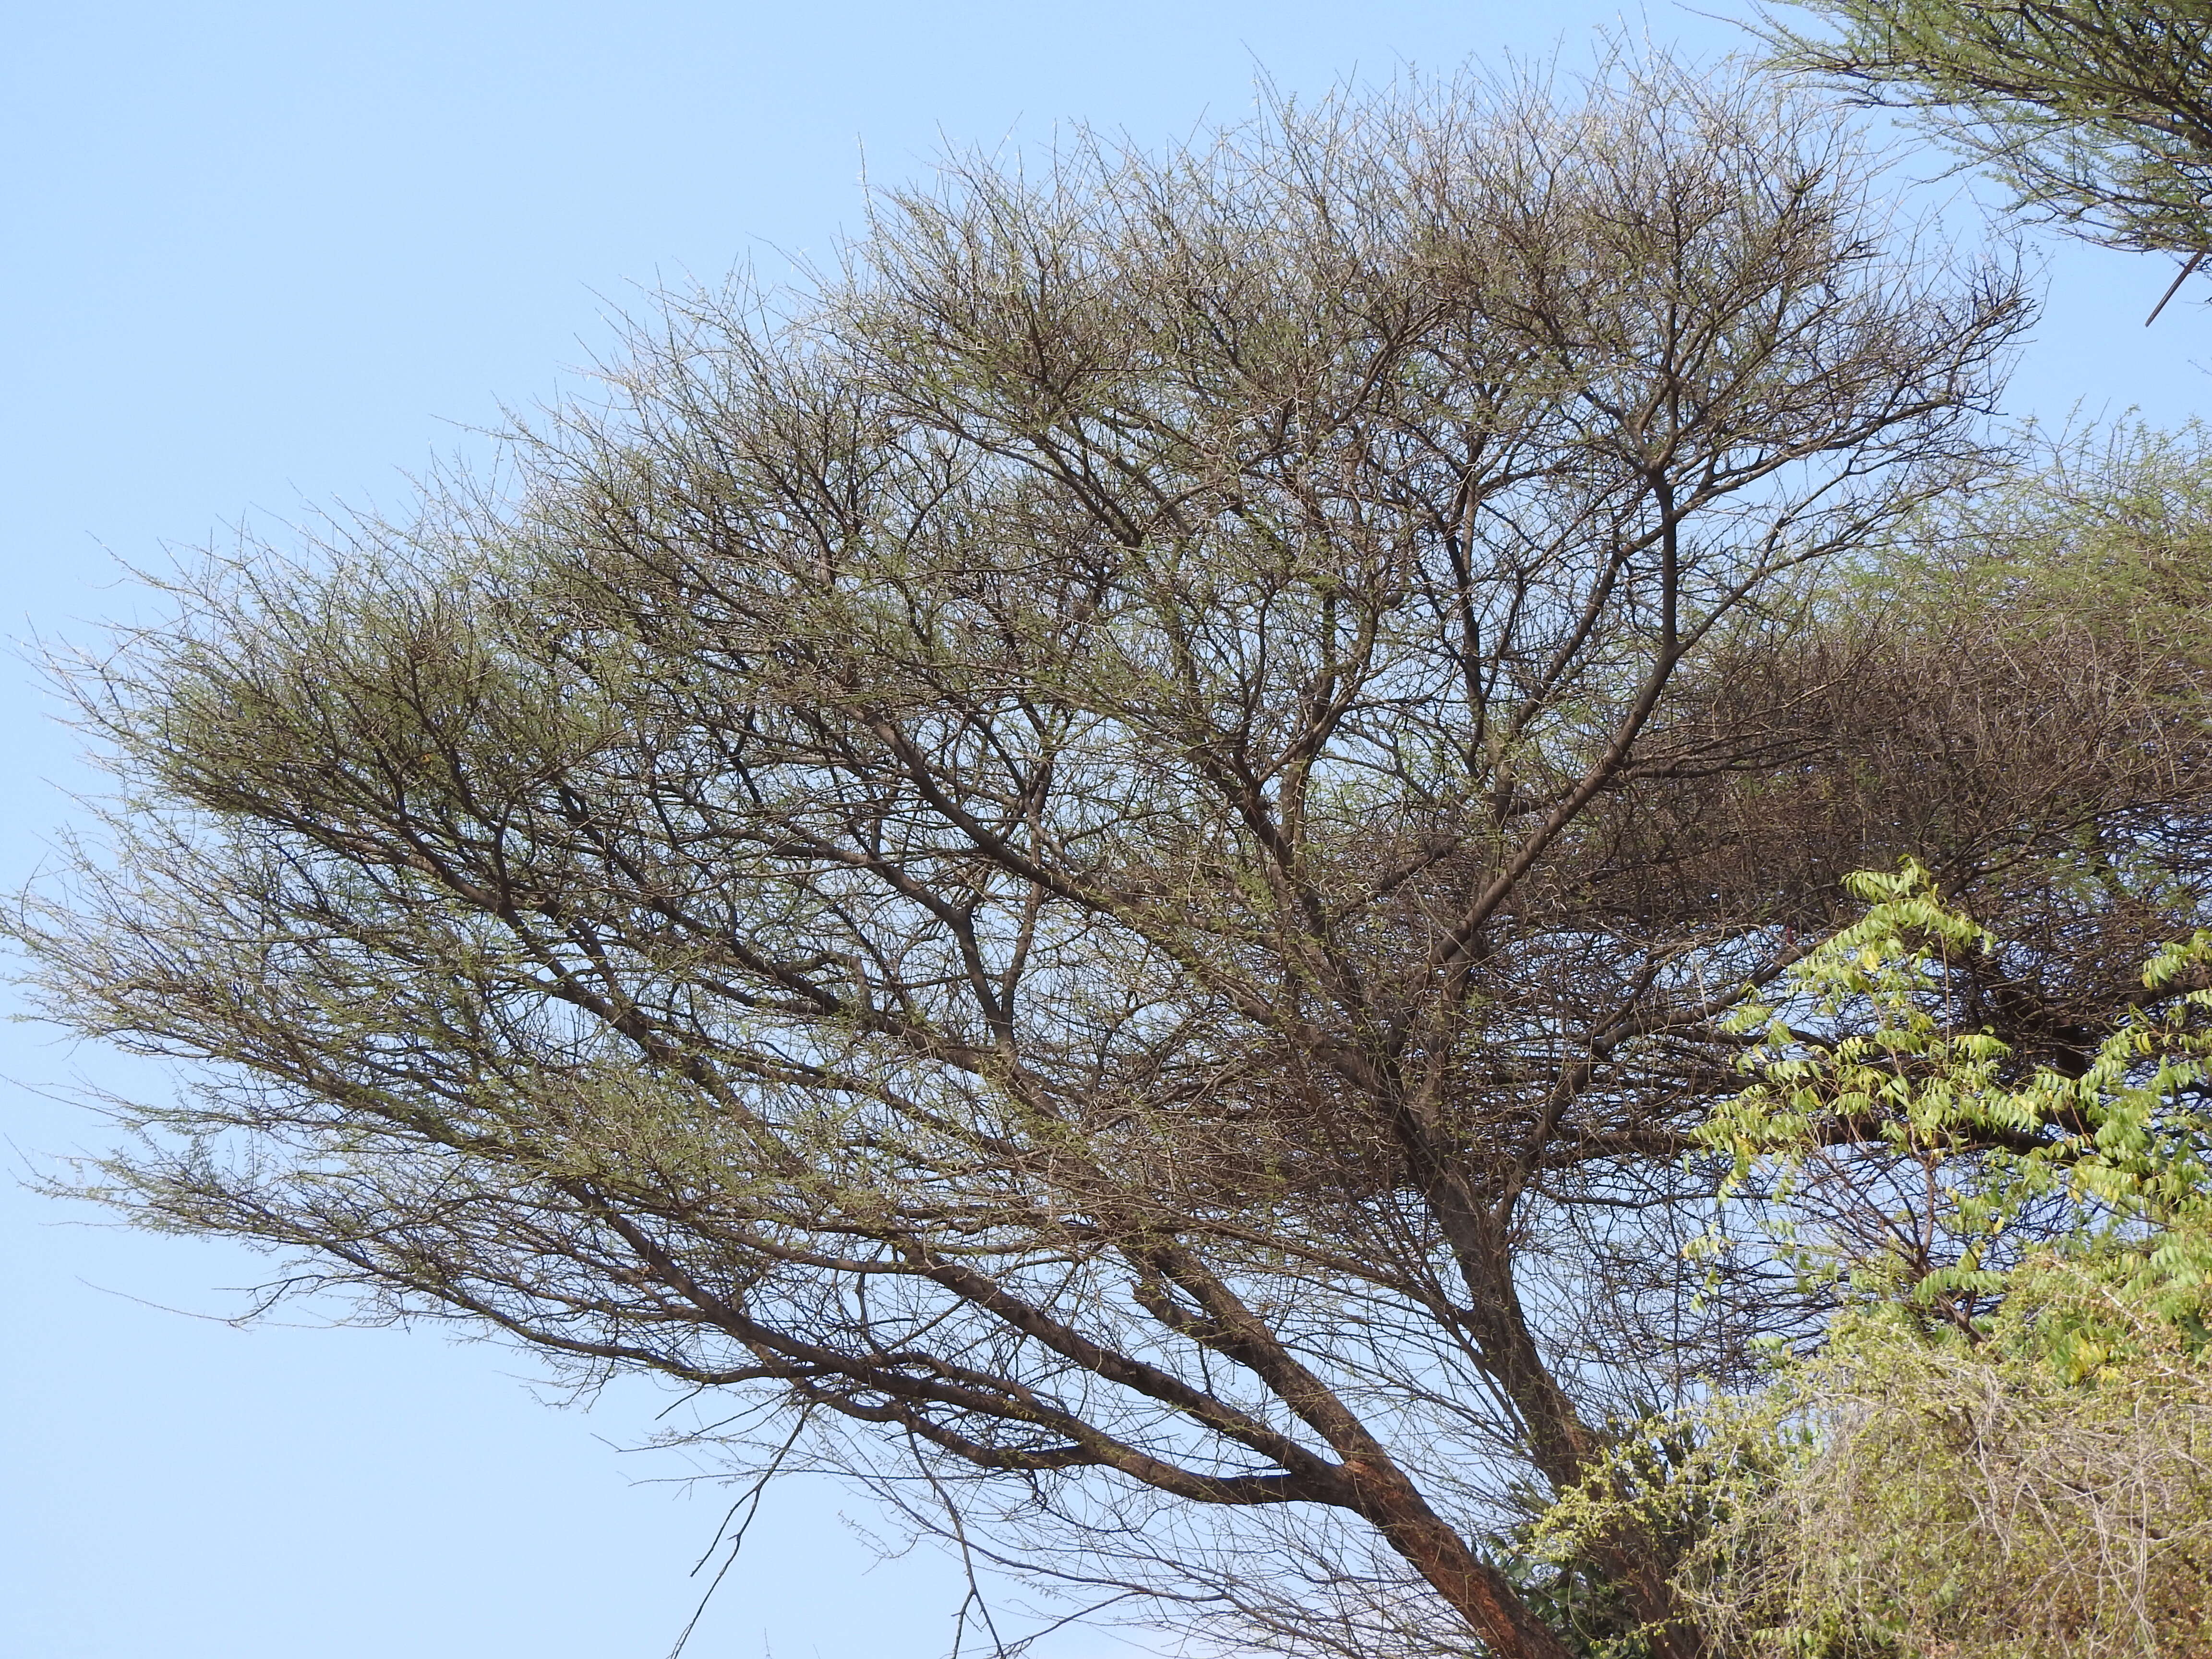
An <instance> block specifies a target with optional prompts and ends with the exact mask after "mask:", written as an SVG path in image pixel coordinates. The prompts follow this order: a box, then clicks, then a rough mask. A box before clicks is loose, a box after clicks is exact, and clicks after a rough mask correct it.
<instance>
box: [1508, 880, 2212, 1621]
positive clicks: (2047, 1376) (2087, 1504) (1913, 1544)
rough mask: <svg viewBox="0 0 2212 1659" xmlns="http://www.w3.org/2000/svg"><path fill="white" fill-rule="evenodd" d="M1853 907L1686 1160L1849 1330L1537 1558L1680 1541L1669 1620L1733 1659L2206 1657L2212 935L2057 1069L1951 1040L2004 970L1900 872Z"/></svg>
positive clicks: (1974, 933) (2167, 958) (1572, 1521)
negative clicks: (1975, 991) (1976, 987)
mask: <svg viewBox="0 0 2212 1659" xmlns="http://www.w3.org/2000/svg"><path fill="white" fill-rule="evenodd" d="M1852 887H1853V890H1854V891H1855V892H1857V894H1858V896H1861V897H1862V898H1863V899H1864V900H1866V901H1867V902H1868V905H1869V908H1868V910H1867V913H1866V915H1865V916H1864V917H1863V919H1862V920H1860V921H1858V922H1857V923H1855V924H1853V925H1852V926H1850V927H1847V928H1845V929H1844V930H1843V931H1842V932H1840V933H1837V934H1835V935H1834V936H1833V937H1832V938H1830V939H1826V940H1825V941H1824V942H1822V943H1821V944H1820V945H1819V946H1818V947H1817V948H1815V949H1814V951H1811V952H1810V953H1809V954H1808V956H1807V957H1805V958H1804V959H1803V960H1802V962H1801V963H1798V964H1797V965H1796V968H1795V969H1793V970H1792V971H1791V972H1790V975H1788V976H1787V977H1786V979H1785V981H1784V982H1783V984H1782V986H1781V987H1780V991H1779V994H1778V995H1777V996H1776V997H1775V998H1774V999H1773V1000H1771V1002H1753V1003H1747V1005H1746V1006H1744V1007H1743V1008H1742V1009H1741V1011H1740V1012H1739V1013H1738V1015H1737V1016H1736V1023H1737V1024H1738V1027H1739V1029H1741V1030H1745V1031H1746V1032H1747V1033H1749V1034H1751V1035H1752V1036H1753V1039H1754V1040H1753V1046H1752V1047H1751V1048H1750V1049H1749V1051H1748V1052H1747V1054H1746V1056H1745V1059H1744V1061H1743V1064H1744V1066H1745V1069H1746V1070H1747V1072H1748V1073H1750V1074H1751V1075H1752V1076H1753V1079H1755V1080H1754V1081H1753V1083H1752V1084H1751V1085H1750V1086H1749V1087H1747V1089H1746V1090H1745V1091H1743V1092H1742V1093H1741V1094H1740V1095H1739V1096H1737V1097H1735V1099H1734V1100H1732V1101H1730V1102H1729V1103H1726V1104H1725V1105H1724V1106H1723V1107H1722V1108H1720V1109H1717V1111H1715V1112H1714V1113H1713V1114H1712V1115H1711V1119H1710V1120H1709V1121H1708V1123H1707V1125H1706V1126H1705V1129H1704V1130H1703V1131H1701V1133H1700V1137H1699V1138H1700V1139H1702V1140H1703V1141H1704V1143H1705V1145H1706V1146H1709V1147H1710V1148H1711V1149H1712V1150H1713V1151H1714V1152H1718V1153H1721V1154H1723V1155H1725V1156H1726V1157H1727V1158H1729V1160H1730V1165H1731V1173H1730V1175H1729V1177H1728V1179H1727V1182H1726V1183H1725V1186H1726V1189H1727V1191H1728V1192H1729V1194H1731V1196H1732V1197H1733V1199H1734V1200H1735V1201H1737V1202H1739V1203H1748V1204H1752V1205H1754V1206H1756V1207H1757V1209H1758V1212H1759V1216H1760V1218H1761V1219H1762V1220H1763V1221H1764V1222H1765V1225H1767V1226H1768V1228H1769V1229H1770V1231H1771V1234H1772V1236H1773V1237H1775V1239H1776V1241H1777V1243H1778V1246H1779V1247H1780V1248H1781V1249H1783V1250H1784V1252H1785V1253H1786V1254H1787V1255H1789V1256H1790V1259H1791V1260H1793V1261H1794V1262H1795V1263H1796V1266H1797V1267H1798V1270H1799V1271H1800V1273H1802V1274H1804V1275H1806V1276H1807V1277H1808V1279H1818V1278H1819V1277H1820V1276H1821V1275H1824V1274H1825V1275H1827V1276H1828V1277H1829V1278H1830V1279H1832V1282H1833V1283H1834V1284H1835V1285H1836V1286H1837V1289H1838V1294H1839V1297H1840V1306H1839V1310H1838V1314H1837V1316H1835V1318H1834V1319H1833V1320H1832V1322H1831V1325H1830V1327H1829V1329H1828V1331H1827V1333H1826V1339H1825V1340H1824V1342H1823V1343H1822V1345H1821V1346H1820V1348H1819V1349H1818V1351H1817V1352H1813V1353H1811V1354H1809V1355H1806V1356H1801V1357H1786V1356H1781V1355H1778V1356H1777V1358H1776V1361H1775V1366H1774V1373H1773V1378H1772V1382H1771V1385H1770V1386H1769V1387H1768V1388H1766V1389H1764V1390H1763V1391H1761V1392H1759V1393H1757V1394H1754V1395H1749V1396H1747V1397H1740V1398H1732V1399H1720V1400H1716V1401H1711V1402H1709V1403H1708V1404H1706V1405H1705V1406H1704V1407H1700V1408H1698V1409H1695V1410H1692V1411H1691V1412H1687V1413H1680V1414H1678V1415H1676V1416H1674V1417H1673V1418H1669V1419H1654V1421H1653V1422H1652V1423H1651V1424H1650V1425H1648V1426H1647V1429H1646V1431H1645V1432H1644V1434H1642V1435H1641V1436H1638V1437H1632V1438H1630V1439H1628V1440H1626V1441H1624V1442H1623V1443H1621V1445H1620V1447H1618V1448H1617V1449H1615V1451H1614V1452H1613V1455H1612V1456H1611V1457H1610V1459H1609V1460H1608V1462H1607V1465H1606V1467H1605V1468H1602V1469H1601V1470H1599V1471H1598V1472H1596V1473H1595V1474H1593V1475H1592V1476H1591V1477H1590V1478H1589V1479H1588V1480H1585V1482H1584V1483H1583V1486H1581V1487H1580V1488H1579V1489H1578V1490H1577V1491H1576V1492H1571V1493H1570V1494H1569V1495H1568V1496H1567V1498H1565V1500H1563V1501H1562V1502H1561V1503H1560V1504H1558V1505H1556V1506H1555V1507H1554V1508H1553V1510H1551V1511H1550V1512H1549V1513H1548V1514H1547V1515H1546V1516H1544V1517H1543V1519H1542V1520H1541V1522H1539V1523H1538V1525H1537V1526H1536V1527H1535V1528H1534V1529H1533V1537H1534V1543H1535V1546H1536V1547H1537V1548H1538V1550H1539V1552H1540V1553H1541V1551H1543V1550H1546V1549H1548V1551H1549V1553H1550V1557H1551V1559H1554V1560H1556V1561H1559V1562H1568V1561H1571V1560H1572V1559H1574V1555H1575V1553H1576V1552H1577V1550H1578V1549H1580V1548H1582V1547H1584V1545H1585V1542H1586V1541H1587V1540H1589V1539H1590V1538H1592V1537H1595V1536H1598V1535H1601V1534H1603V1533H1605V1532H1606V1531H1607V1530H1609V1529H1614V1528H1620V1526H1622V1525H1623V1524H1625V1523H1626V1522H1627V1521H1628V1520H1629V1519H1630V1518H1633V1521H1634V1522H1635V1524H1638V1525H1639V1526H1640V1527H1642V1528H1644V1530H1645V1531H1646V1532H1647V1533H1649V1534H1653V1535H1662V1536H1674V1537H1677V1538H1680V1539H1684V1540H1686V1544H1685V1547H1683V1548H1682V1550H1681V1553H1680V1556H1679V1558H1678V1563H1677V1566H1676V1568H1675V1571H1674V1588H1675V1589H1676V1592H1677V1594H1678V1595H1679V1597H1680V1605H1681V1607H1683V1608H1684V1609H1685V1611H1686V1613H1688V1614H1689V1615H1690V1616H1692V1617H1694V1618H1695V1619H1696V1620H1697V1621H1698V1622H1699V1624H1700V1626H1702V1627H1703V1628H1704V1630H1705V1633H1706V1637H1707V1638H1708V1640H1709V1641H1710V1642H1711V1644H1713V1647H1714V1649H1715V1650H1717V1651H1719V1652H1723V1653H1728V1654H1733V1655H1741V1656H1746V1659H1753V1656H1756V1659H1862V1656H1863V1659H1881V1656H1890V1655H1898V1656H1903V1655H1908V1654H1912V1655H1917V1654H1936V1653H1940V1654H1943V1655H1946V1656H1960V1659H1966V1656H1979V1655H1984V1654H1986V1655H1990V1656H1992V1659H1994V1656H1996V1655H1999V1654H2003V1655H2008V1656H2009V1655H2033V1656H2042V1655H2049V1656H2054V1659H2056V1656H2061V1655H2063V1656H2069V1659H2085V1656H2102V1655H2106V1654H2112V1655H2119V1654H2164V1655H2183V1654H2202V1653H2207V1652H2212V1596H2208V1594H2207V1590H2206V1586H2207V1584H2208V1583H2212V1324H2208V1322H2207V1314H2208V1311H2212V1308H2208V1287H2209V1286H2212V1158H2208V1157H2207V1132H2208V1122H2207V1116H2206V1112H2205V1106H2204V1098H2205V1085H2206V1083H2207V1080H2208V1076H2212V1071H2208V1056H2212V1032H2208V1031H2207V1030H2206V1021H2205V1015H2206V1010H2207V1009H2208V1008H2209V1007H2212V990H2208V989H2206V988H2204V985H2203V981H2204V978H2205V970H2206V968H2207V965H2208V963H2212V939H2208V937H2207V936H2206V935H2205V934H2203V933H2198V934H2197V935H2195V936H2194V937H2192V938H2191V939H2188V940H2186V941H2184V942H2179V943H2175V944H2172V945H2167V946H2166V947H2165V948H2163V949H2162V950H2160V951H2158V952H2157V953H2156V955H2155V956H2154V957H2153V958H2152V959H2151V961H2150V962H2149V963H2148V964H2147V965H2146V966H2145V968H2144V969H2143V973H2142V984H2143V991H2144V996H2143V1000H2142V1004H2141V1006H2138V1007H2136V1009H2134V1010H2133V1011H2131V1012H2130V1013H2128V1014H2127V1015H2126V1016H2125V1017H2124V1018H2122V1019H2121V1020H2120V1021H2119V1022H2118V1024H2116V1025H2115V1026H2114V1028H2113V1029H2112V1030H2110V1031H2109V1032H2108V1033H2106V1035H2105V1036H2104V1037H2103V1038H2102V1040H2101V1041H2100V1042H2098V1043H2097V1044H2096V1045H2095V1047H2094V1049H2093V1053H2092V1054H2090V1055H2089V1056H2088V1058H2087V1062H2086V1064H2084V1065H2082V1066H2081V1067H2079V1068H2078V1072H2072V1073H2069V1072H2063V1071H2060V1070H2057V1069H2054V1068H2052V1067H2050V1066H2021V1064H2019V1063H2018V1061H2017V1059H2016V1057H2015V1055H2014V1054H2013V1053H2012V1051H2011V1050H2010V1048H2008V1045H2006V1044H2005V1043H2004V1042H2001V1041H1999V1040H1998V1039H1997V1038H1996V1037H1995V1036H1991V1035H1990V1034H1989V1033H1988V1032H1986V1031H1983V1030H1973V1029H1970V1028H1969V1027H1968V1026H1966V1024H1964V1023H1962V1021H1961V1020H1960V1018H1959V1017H1958V1013H1959V1005H1958V1003H1957V1000H1956V998H1955V988H1956V987H1955V984H1954V981H1955V980H1956V978H1957V976H1958V974H1959V972H1960V969H1961V968H1962V967H1963V966H1964V965H1965V964H1966V963H1974V964H1977V965H1979V966H1981V967H1984V969H1986V967H1987V964H1988V963H1989V962H1990V959H1992V958H1996V959H1999V960H2001V959H2002V954H2003V951H2004V948H2005V947H2004V946H2003V945H2002V942H2001V941H1999V940H1998V939H1996V938H1994V937H1993V936H1992V935H1991V934H1990V933H1989V932H1988V931H1987V930H1986V929H1984V928H1983V927H1980V926H1979V925H1978V924H1977V923H1976V922H1974V921H1972V920H1971V919H1970V918H1968V917H1966V915H1962V914H1960V912H1959V911H1958V910H1956V909H1955V908H1952V907H1950V906H1948V905H1947V904H1946V903H1945V902H1943V899H1942V896H1941V895H1940V894H1939V893H1938V892H1937V890H1936V887H1935V884H1934V883H1933V882H1932V880H1931V879H1930V878H1929V875H1928V872H1926V871H1925V870H1923V869H1922V868H1920V867H1919V866H1917V865H1911V864H1908V865H1907V866H1905V868H1903V869H1902V870H1901V871H1900V872H1898V873H1896V874H1891V875H1885V874H1871V873H1862V874H1860V875H1858V876H1857V877H1855V878H1853V880H1852ZM1846 1142H1848V1143H1850V1151H1849V1152H1847V1153H1846V1152H1841V1151H1839V1148H1841V1147H1842V1146H1844V1144H1845V1143H1846ZM1870 1148H1879V1149H1881V1151H1879V1152H1871V1153H1870V1152H1869V1149H1870ZM1884 1154H1886V1156H1885V1155H1884ZM1838 1158H1843V1159H1844V1160H1846V1161H1848V1162H1854V1163H1856V1164H1857V1165H1859V1166H1862V1167H1860V1168H1858V1169H1855V1170H1838V1168H1836V1167H1835V1160H1837V1159H1838ZM1869 1162H1871V1163H1873V1164H1875V1165H1877V1166H1878V1171H1877V1173H1875V1174H1873V1175H1869V1173H1868V1172H1867V1171H1866V1170H1865V1169H1864V1168H1863V1166H1864V1165H1866V1164H1869ZM1853 1182H1856V1183H1857V1184H1856V1185H1853ZM1838 1185H1841V1186H1843V1187H1845V1188H1848V1189H1849V1191H1850V1198H1851V1199H1852V1200H1854V1201H1856V1202H1857V1203H1859V1204H1861V1205H1863V1206H1869V1210H1870V1213H1869V1214H1862V1215H1859V1216H1857V1217H1854V1216H1853V1214H1852V1212H1851V1211H1850V1206H1849V1205H1848V1204H1845V1203H1844V1202H1842V1201H1839V1200H1838V1198H1837V1196H1836V1192H1835V1189H1836V1188H1837V1187H1838ZM1854 1220H1857V1221H1858V1222H1860V1223H1865V1222H1868V1221H1869V1220H1872V1221H1874V1222H1875V1223H1878V1224H1879V1225H1851V1224H1852V1223H1853V1221H1854ZM1662 1449H1663V1455H1662ZM1618 1651H1621V1652H1628V1651H1631V1650H1630V1649H1628V1648H1626V1647H1621V1648H1619V1649H1618Z"/></svg>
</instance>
